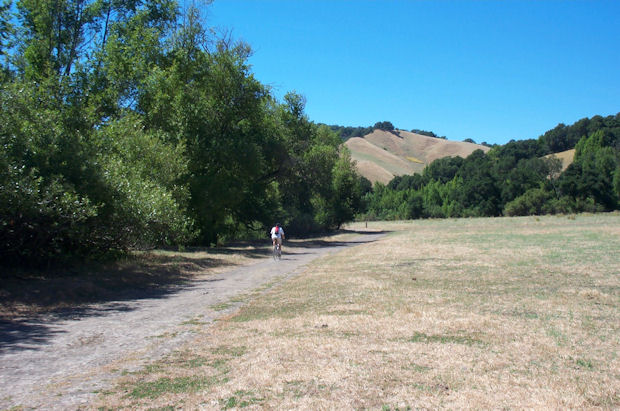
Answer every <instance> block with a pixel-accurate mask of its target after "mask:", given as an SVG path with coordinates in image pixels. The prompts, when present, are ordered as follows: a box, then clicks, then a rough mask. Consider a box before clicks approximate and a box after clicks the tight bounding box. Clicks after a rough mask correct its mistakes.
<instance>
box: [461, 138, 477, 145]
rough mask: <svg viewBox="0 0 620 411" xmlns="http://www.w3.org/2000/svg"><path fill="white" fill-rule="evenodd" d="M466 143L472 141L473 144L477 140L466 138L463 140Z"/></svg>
mask: <svg viewBox="0 0 620 411" xmlns="http://www.w3.org/2000/svg"><path fill="white" fill-rule="evenodd" d="M463 142H464V143H472V144H476V142H475V141H474V140H472V139H471V138H466V139H465V140H463Z"/></svg>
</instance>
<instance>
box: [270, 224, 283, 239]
mask: <svg viewBox="0 0 620 411" xmlns="http://www.w3.org/2000/svg"><path fill="white" fill-rule="evenodd" d="M283 235H284V230H283V229H282V227H280V228H279V229H278V232H277V233H276V228H275V227H273V228H272V229H271V238H282V236H283Z"/></svg>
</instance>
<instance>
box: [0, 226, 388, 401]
mask: <svg viewBox="0 0 620 411" xmlns="http://www.w3.org/2000/svg"><path fill="white" fill-rule="evenodd" d="M379 236H380V234H376V233H374V234H364V235H360V236H359V237H357V238H355V239H354V240H351V241H346V242H339V243H332V244H330V245H327V246H321V247H316V246H308V245H306V246H299V245H298V246H297V247H286V248H285V255H283V258H282V260H281V261H279V262H276V261H273V259H271V258H265V259H264V260H261V261H259V262H257V263H254V264H251V265H247V266H242V267H238V268H236V269H233V270H230V271H227V272H224V273H221V274H217V275H214V276H209V277H207V278H203V279H201V280H197V281H194V282H192V283H191V284H190V285H189V286H183V287H179V288H178V289H177V290H174V291H173V292H171V293H168V294H166V295H165V296H162V297H158V298H150V299H140V300H132V301H122V302H120V301H119V302H108V303H105V304H96V305H91V306H89V307H87V309H83V308H81V309H79V310H76V311H75V312H68V313H64V314H63V315H62V316H61V317H59V316H47V317H44V318H41V317H38V318H36V319H26V320H25V321H22V322H20V323H19V325H18V326H17V325H15V326H13V327H12V326H11V324H9V325H6V324H3V327H2V329H0V409H6V408H11V407H20V406H21V407H23V408H24V409H29V408H35V409H62V410H66V409H78V408H81V407H85V406H87V405H88V404H89V403H90V402H91V401H92V399H93V398H94V397H95V396H96V395H97V393H98V392H101V391H103V390H105V388H106V386H108V385H109V384H110V383H111V382H112V381H114V379H116V378H117V377H118V376H119V375H120V374H121V373H123V372H131V371H136V370H139V369H140V368H142V367H143V366H144V365H145V364H148V363H151V362H152V361H154V360H156V359H158V358H161V357H162V356H163V355H165V354H167V353H170V352H172V351H173V350H174V349H175V348H177V347H179V346H180V345H181V344H183V343H184V342H186V341H188V340H189V339H190V338H191V337H192V335H193V332H194V331H193V330H194V329H195V327H196V326H197V325H198V326H201V327H209V326H210V325H211V324H212V323H213V321H215V320H216V319H217V318H218V317H221V316H223V315H226V314H229V313H230V312H232V311H234V310H236V309H237V308H238V307H239V306H240V305H241V304H242V303H240V302H237V303H232V304H225V305H224V303H227V302H230V299H231V298H233V297H235V296H239V295H240V294H244V293H247V292H250V291H252V290H256V289H257V288H259V287H261V286H263V285H265V284H270V283H273V282H279V281H284V280H285V279H287V278H289V277H290V276H293V275H296V274H299V273H301V272H302V271H303V269H304V267H305V266H306V265H307V264H308V263H309V262H311V261H312V260H314V259H316V258H319V257H321V256H324V255H326V254H329V253H333V252H336V251H338V250H340V249H342V248H343V247H349V246H354V245H358V244H360V243H366V242H370V241H374V240H376V239H377V238H378V237H379ZM236 300H237V299H236ZM218 304H220V308H222V307H227V308H226V309H225V310H216V309H214V307H215V306H217V305H218ZM24 329H27V330H28V332H27V333H26V332H24Z"/></svg>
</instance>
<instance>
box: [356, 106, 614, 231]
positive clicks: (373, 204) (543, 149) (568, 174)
mask: <svg viewBox="0 0 620 411" xmlns="http://www.w3.org/2000/svg"><path fill="white" fill-rule="evenodd" d="M617 117H618V116H616V117H611V116H610V117H607V118H605V119H603V118H602V117H598V118H594V119H593V120H592V121H589V120H588V121H584V120H580V122H578V124H577V125H576V126H571V127H567V128H566V130H569V131H570V132H571V133H574V132H575V131H574V130H576V129H579V127H581V125H583V124H587V125H588V127H594V126H593V125H594V124H598V125H599V126H600V128H599V129H592V128H589V129H588V130H590V131H591V132H590V134H588V135H587V136H584V137H583V138H581V139H580V140H579V141H578V143H577V144H576V155H575V161H574V162H573V164H572V165H571V166H569V167H568V169H567V170H566V171H565V172H564V173H562V172H561V162H560V160H558V159H556V158H546V157H543V156H544V155H545V154H546V153H547V150H548V148H547V146H546V145H545V142H544V141H545V139H544V138H542V137H541V139H539V140H522V141H511V142H509V143H508V144H505V145H503V146H495V147H493V148H492V149H491V150H490V151H489V152H488V153H487V154H485V153H483V152H482V151H481V150H478V151H475V152H473V153H472V154H471V155H470V156H469V157H467V158H465V159H463V158H459V157H445V158H441V159H438V160H435V161H434V162H432V163H431V164H429V165H428V166H427V167H426V168H425V169H424V171H423V173H422V174H421V175H413V176H398V177H395V178H394V179H393V180H392V181H390V182H389V183H388V184H387V185H385V186H384V185H380V184H378V185H376V186H375V187H374V191H373V192H372V193H368V194H365V196H364V207H365V214H364V215H362V216H361V217H360V218H379V219H408V218H446V217H472V216H499V215H502V214H503V215H531V214H554V213H570V212H579V211H592V212H596V211H609V210H615V209H618V207H619V205H620V199H619V192H620V187H619V186H620V152H619V148H620V144H619V141H620V138H619V134H618V133H617V132H616V131H617V130H616V129H614V128H613V127H612V125H613V124H614V121H615V119H616V118H617ZM547 136H549V135H548V134H547Z"/></svg>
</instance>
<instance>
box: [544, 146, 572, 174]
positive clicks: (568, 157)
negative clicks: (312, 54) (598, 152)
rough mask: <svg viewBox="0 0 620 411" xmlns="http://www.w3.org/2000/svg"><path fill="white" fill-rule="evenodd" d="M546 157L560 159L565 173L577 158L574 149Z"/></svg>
mask: <svg viewBox="0 0 620 411" xmlns="http://www.w3.org/2000/svg"><path fill="white" fill-rule="evenodd" d="M545 157H556V158H559V159H560V161H561V162H562V171H564V170H566V169H567V168H568V166H570V165H571V164H572V163H573V159H574V158H575V149H574V148H573V149H570V150H566V151H562V152H559V153H555V154H549V155H546V156H545Z"/></svg>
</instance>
